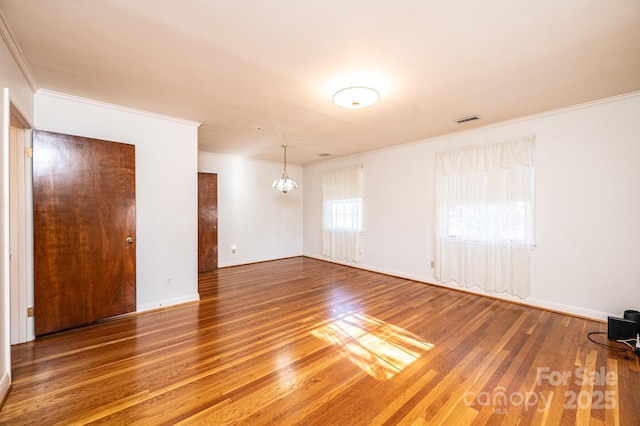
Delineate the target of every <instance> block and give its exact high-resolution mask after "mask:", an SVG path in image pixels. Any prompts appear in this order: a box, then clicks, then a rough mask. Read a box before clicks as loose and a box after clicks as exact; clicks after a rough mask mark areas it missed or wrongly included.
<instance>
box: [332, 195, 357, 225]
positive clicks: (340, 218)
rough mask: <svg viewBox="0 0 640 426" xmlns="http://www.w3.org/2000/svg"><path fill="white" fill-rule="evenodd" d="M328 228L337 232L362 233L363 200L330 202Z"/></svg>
mask: <svg viewBox="0 0 640 426" xmlns="http://www.w3.org/2000/svg"><path fill="white" fill-rule="evenodd" d="M328 209H329V221H328V227H329V228H330V229H337V230H349V231H360V229H361V228H362V199H361V198H354V199H351V200H332V201H328Z"/></svg>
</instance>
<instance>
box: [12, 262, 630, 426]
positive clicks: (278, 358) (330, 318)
mask: <svg viewBox="0 0 640 426" xmlns="http://www.w3.org/2000/svg"><path fill="white" fill-rule="evenodd" d="M199 280H200V295H201V301H200V302H199V303H191V304H186V305H182V306H178V307H171V308H166V309H162V310H157V311H152V312H146V313H141V314H135V315H130V316H125V317H120V318H114V319H110V320H106V321H103V322H101V323H98V324H95V325H92V326H88V327H84V328H80V329H76V330H72V331H67V332H63V333H58V334H55V335H50V336H46V337H43V338H39V339H37V340H36V341H35V342H31V343H26V344H22V345H17V346H14V347H13V348H12V358H13V359H12V361H13V389H12V391H11V393H10V395H9V397H8V398H7V400H6V402H5V405H4V407H3V409H2V411H0V423H1V424H11V425H20V424H30V423H34V424H42V425H51V424H65V425H66V424H86V423H92V424H109V425H112V424H123V425H124V424H127V425H129V424H144V425H155V424H167V425H168V424H215V425H219V424H247V425H260V424H283V425H288V424H306V425H370V424H389V425H395V424H403V425H404V424H409V425H412V424H416V425H417V424H504V425H512V424H517V423H521V424H545V423H546V424H580V425H583V424H628V425H638V424H640V397H639V393H638V392H639V391H640V368H639V364H638V361H637V360H635V359H634V360H629V359H625V358H624V357H622V356H621V354H620V353H617V352H615V351H611V350H609V349H606V348H601V347H599V346H597V345H595V344H594V343H592V342H589V341H588V340H587V338H586V334H587V333H588V332H590V331H605V330H606V324H603V323H599V322H595V321H589V320H585V319H581V318H576V317H572V316H567V315H562V314H557V313H552V312H548V311H543V310H538V309H533V308H529V307H525V306H522V305H517V304H513V303H509V302H505V301H499V300H494V299H490V298H485V297H480V296H476V295H471V294H467V293H463V292H459V291H454V290H448V289H444V288H439V287H435V286H430V285H426V284H421V283H416V282H413V281H409V280H405V279H400V278H394V277H389V276H385V275H380V274H376V273H372V272H367V271H362V270H358V269H354V268H349V267H345V266H341V265H335V264H331V263H327V262H322V261H319V260H315V259H309V258H303V257H297V258H291V259H283V260H278V261H273V262H264V263H258V264H252V265H245V266H238V267H232V268H224V269H221V270H219V271H217V272H213V273H208V274H202V275H201V276H200V279H199ZM596 337H601V340H602V341H606V336H596Z"/></svg>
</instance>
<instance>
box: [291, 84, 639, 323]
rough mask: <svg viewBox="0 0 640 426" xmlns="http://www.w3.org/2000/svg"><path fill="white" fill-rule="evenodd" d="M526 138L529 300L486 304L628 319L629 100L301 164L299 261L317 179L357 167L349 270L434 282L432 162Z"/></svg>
mask: <svg viewBox="0 0 640 426" xmlns="http://www.w3.org/2000/svg"><path fill="white" fill-rule="evenodd" d="M526 134H535V135H536V137H537V139H536V141H537V165H536V196H537V200H536V243H537V248H536V249H535V251H534V269H533V282H532V294H531V296H530V297H529V298H527V299H524V300H522V299H517V298H512V297H510V296H508V295H506V296H503V295H498V296H499V297H504V298H505V299H510V300H517V301H520V302H523V303H528V304H532V305H535V306H541V307H546V308H550V309H555V310H560V311H564V312H568V313H573V314H578V315H584V316H589V317H593V318H599V319H606V316H607V315H608V314H611V315H617V316H622V313H623V311H624V310H625V309H640V256H639V255H640V238H639V237H640V189H639V187H638V184H639V183H640V166H639V165H640V162H639V161H640V160H639V159H640V142H639V141H640V138H639V135H640V94H637V93H636V94H631V95H629V96H625V97H619V98H615V99H609V100H604V101H602V102H598V103H592V104H589V105H583V106H578V107H575V108H571V109H566V110H562V111H556V112H551V113H548V114H542V115H538V116H534V117H528V118H523V119H520V120H514V121H511V122H508V123H503V124H500V125H494V126H488V127H485V128H481V129H477V130H472V131H467V132H462V133H457V134H453V135H449V136H443V137H438V138H433V139H428V140H423V141H419V142H416V143H413V144H408V145H402V146H398V147H395V148H390V149H386V150H382V151H377V152H370V153H365V154H362V155H356V156H352V157H348V158H342V159H336V160H332V161H328V162H322V163H317V164H314V165H310V166H307V167H305V169H304V179H305V183H306V190H305V199H304V253H305V255H308V256H311V257H318V258H322V254H321V253H322V238H321V232H320V229H321V223H322V221H321V193H320V179H321V175H322V172H323V171H324V170H327V169H330V168H335V167H342V166H349V165H355V164H363V165H364V203H365V204H364V209H365V210H364V226H365V233H364V238H363V255H362V259H361V262H360V264H359V265H357V266H359V267H362V268H364V269H370V270H375V271H380V272H385V273H390V274H394V275H398V276H403V277H407V278H413V279H416V280H420V281H425V282H431V283H437V281H436V280H435V278H434V277H433V270H432V269H431V268H430V265H429V262H430V260H431V259H433V258H434V249H433V240H434V232H433V228H434V219H433V202H434V164H435V158H434V155H435V152H436V151H438V150H442V149H447V148H451V147H458V146H468V145H473V144H478V143H483V142H491V141H498V140H502V139H508V138H512V137H519V136H523V135H526ZM450 286H451V287H455V288H458V287H457V284H455V283H452V284H450ZM478 292H480V291H478Z"/></svg>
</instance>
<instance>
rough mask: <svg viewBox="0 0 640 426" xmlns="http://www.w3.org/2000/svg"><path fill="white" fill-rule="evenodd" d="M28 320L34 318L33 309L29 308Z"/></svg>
mask: <svg viewBox="0 0 640 426" xmlns="http://www.w3.org/2000/svg"><path fill="white" fill-rule="evenodd" d="M27 318H33V307H31V308H27Z"/></svg>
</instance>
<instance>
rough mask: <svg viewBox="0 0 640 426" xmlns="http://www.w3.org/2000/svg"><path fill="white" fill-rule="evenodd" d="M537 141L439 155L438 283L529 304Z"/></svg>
mask: <svg viewBox="0 0 640 426" xmlns="http://www.w3.org/2000/svg"><path fill="white" fill-rule="evenodd" d="M534 167H535V136H527V137H523V138H520V139H515V140H510V141H504V142H500V143H494V144H486V145H478V146H472V147H467V148H461V149H454V150H450V151H445V152H438V153H436V202H435V208H436V211H435V213H436V214H435V216H436V218H435V220H436V230H435V235H436V237H435V261H436V262H435V263H436V264H435V275H436V278H437V279H438V280H440V281H441V282H450V281H455V282H457V283H459V284H460V285H461V286H463V287H473V286H478V287H480V288H482V289H483V290H485V291H487V292H489V293H509V294H513V295H517V296H519V297H522V298H524V297H527V296H528V295H529V294H530V293H531V290H530V275H531V250H532V248H533V244H534V240H533V211H534Z"/></svg>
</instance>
